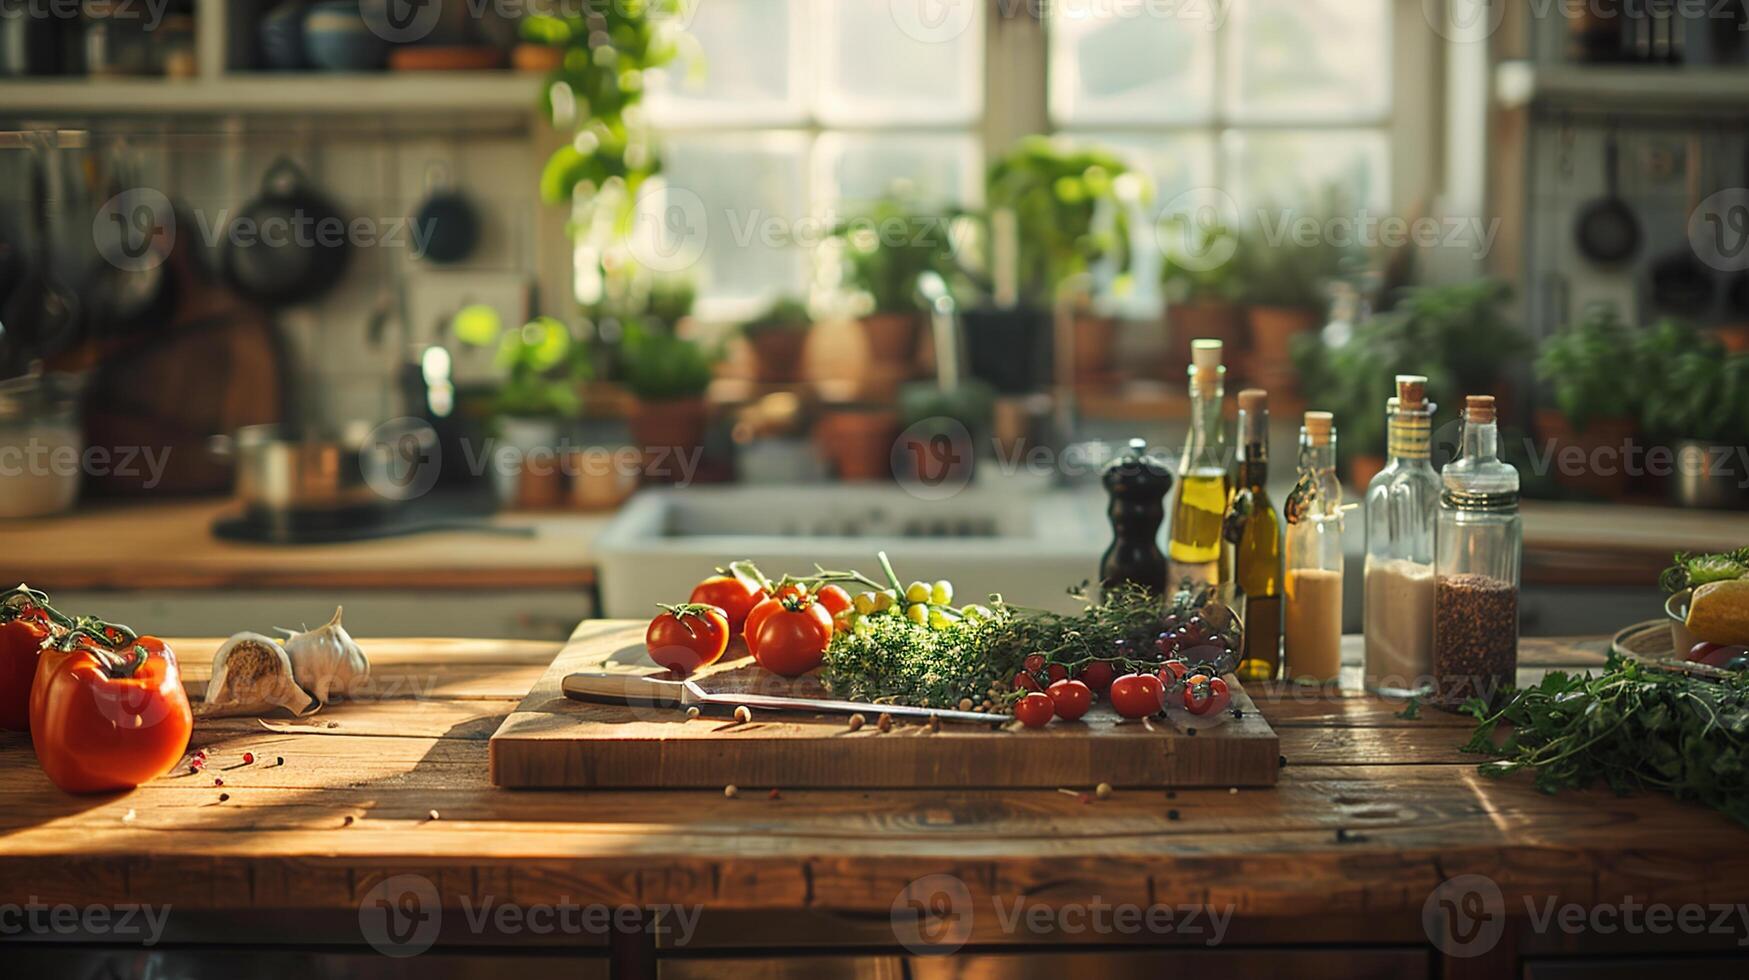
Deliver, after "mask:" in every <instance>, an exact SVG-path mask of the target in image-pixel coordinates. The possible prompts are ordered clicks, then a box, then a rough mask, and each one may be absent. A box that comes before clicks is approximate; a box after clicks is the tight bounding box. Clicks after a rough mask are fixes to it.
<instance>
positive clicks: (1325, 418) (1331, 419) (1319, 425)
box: [1306, 412, 1336, 446]
mask: <svg viewBox="0 0 1749 980" xmlns="http://www.w3.org/2000/svg"><path fill="white" fill-rule="evenodd" d="M1335 427H1336V416H1334V415H1331V414H1330V413H1329V412H1307V413H1306V438H1307V439H1309V440H1311V443H1312V445H1314V446H1328V445H1329V444H1330V432H1331V431H1332V430H1333V429H1335Z"/></svg>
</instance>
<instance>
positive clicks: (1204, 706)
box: [1184, 674, 1233, 715]
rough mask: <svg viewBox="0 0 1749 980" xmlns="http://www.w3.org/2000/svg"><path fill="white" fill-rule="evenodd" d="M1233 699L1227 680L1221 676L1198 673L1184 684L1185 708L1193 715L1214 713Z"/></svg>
mask: <svg viewBox="0 0 1749 980" xmlns="http://www.w3.org/2000/svg"><path fill="white" fill-rule="evenodd" d="M1232 700H1233V692H1232V691H1229V690H1228V689H1227V682H1226V681H1224V680H1221V679H1220V678H1219V677H1210V676H1208V675H1207V674H1196V675H1194V676H1192V677H1191V678H1190V679H1188V680H1187V681H1186V682H1185V684H1184V710H1186V711H1188V712H1190V713H1191V714H1193V715H1212V714H1216V713H1218V712H1219V711H1221V709H1223V708H1225V707H1226V706H1227V705H1228V704H1229V703H1231V702H1232Z"/></svg>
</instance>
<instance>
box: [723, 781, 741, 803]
mask: <svg viewBox="0 0 1749 980" xmlns="http://www.w3.org/2000/svg"><path fill="white" fill-rule="evenodd" d="M723 795H724V796H726V797H728V798H729V799H731V800H732V799H734V798H735V797H737V796H740V795H741V788H740V787H738V786H736V785H735V784H734V783H730V784H729V785H727V786H724V787H723Z"/></svg>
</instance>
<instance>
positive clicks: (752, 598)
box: [686, 575, 765, 636]
mask: <svg viewBox="0 0 1749 980" xmlns="http://www.w3.org/2000/svg"><path fill="white" fill-rule="evenodd" d="M764 598H765V592H764V591H763V590H761V589H760V588H759V585H758V584H757V583H754V582H749V581H747V580H746V579H743V578H738V577H736V576H734V575H712V576H711V577H710V578H707V579H705V580H704V581H703V582H700V583H698V584H697V585H695V586H693V587H692V595H691V597H689V598H688V599H687V600H686V601H687V602H694V603H699V604H702V605H706V606H716V607H717V608H718V609H721V610H722V611H723V615H724V616H725V617H727V619H728V620H729V633H730V635H731V636H732V635H735V634H738V633H740V632H741V628H742V627H743V626H745V625H746V624H747V614H748V613H750V612H752V611H753V607H754V606H757V605H759V602H760V600H762V599H764Z"/></svg>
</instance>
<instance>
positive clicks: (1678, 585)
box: [1658, 548, 1749, 593]
mask: <svg viewBox="0 0 1749 980" xmlns="http://www.w3.org/2000/svg"><path fill="white" fill-rule="evenodd" d="M1675 562H1676V563H1675V564H1674V565H1671V566H1670V567H1669V568H1666V569H1664V572H1663V574H1661V575H1659V576H1658V585H1659V586H1660V587H1661V588H1662V589H1663V590H1664V591H1665V592H1671V593H1675V592H1681V591H1682V590H1683V589H1688V588H1699V587H1700V586H1703V585H1706V584H1707V583H1709V582H1730V581H1734V580H1736V579H1740V578H1743V577H1745V576H1749V548H1738V549H1737V550H1736V551H1726V552H1721V553H1719V554H1714V555H1703V554H1696V553H1694V552H1688V551H1682V552H1677V554H1676V558H1675Z"/></svg>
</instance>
